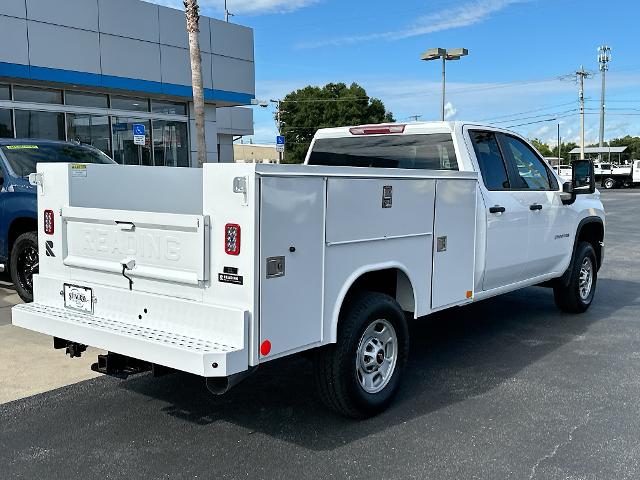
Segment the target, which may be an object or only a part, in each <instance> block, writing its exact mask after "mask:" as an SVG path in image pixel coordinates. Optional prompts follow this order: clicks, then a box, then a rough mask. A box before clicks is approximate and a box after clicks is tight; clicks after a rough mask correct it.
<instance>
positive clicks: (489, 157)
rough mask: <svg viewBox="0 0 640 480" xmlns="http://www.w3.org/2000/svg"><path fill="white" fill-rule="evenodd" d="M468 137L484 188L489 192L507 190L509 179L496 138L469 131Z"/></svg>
mask: <svg viewBox="0 0 640 480" xmlns="http://www.w3.org/2000/svg"><path fill="white" fill-rule="evenodd" d="M469 136H470V137H471V143H472V144H473V149H474V150H475V152H476V158H477V159H478V164H479V165H480V173H482V180H483V181H484V184H485V186H486V187H487V188H488V189H489V190H507V189H508V188H509V178H508V177H507V170H506V168H505V166H504V161H503V160H502V154H501V153H500V147H499V146H498V142H497V140H496V136H495V135H494V134H493V132H483V131H480V130H471V131H470V132H469Z"/></svg>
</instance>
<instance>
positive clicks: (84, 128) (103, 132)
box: [67, 113, 111, 156]
mask: <svg viewBox="0 0 640 480" xmlns="http://www.w3.org/2000/svg"><path fill="white" fill-rule="evenodd" d="M67 140H75V141H77V142H81V143H86V144H88V145H92V146H94V147H96V148H97V149H99V150H102V151H103V152H104V153H106V154H107V155H109V156H111V135H110V134H109V117H107V116H106V115H104V116H103V115H83V114H75V113H68V114H67Z"/></svg>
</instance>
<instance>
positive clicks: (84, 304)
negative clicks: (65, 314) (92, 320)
mask: <svg viewBox="0 0 640 480" xmlns="http://www.w3.org/2000/svg"><path fill="white" fill-rule="evenodd" d="M64 306H65V307H66V308H71V309H73V310H80V311H82V312H87V313H93V290H92V289H90V288H87V287H80V286H78V285H69V284H68V283H65V284H64Z"/></svg>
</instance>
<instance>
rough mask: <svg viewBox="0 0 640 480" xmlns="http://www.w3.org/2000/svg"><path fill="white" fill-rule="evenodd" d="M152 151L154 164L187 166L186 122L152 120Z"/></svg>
mask: <svg viewBox="0 0 640 480" xmlns="http://www.w3.org/2000/svg"><path fill="white" fill-rule="evenodd" d="M153 153H154V159H155V164H156V165H160V166H166V167H188V166H189V143H188V138H187V124H186V123H184V122H171V121H166V120H154V121H153Z"/></svg>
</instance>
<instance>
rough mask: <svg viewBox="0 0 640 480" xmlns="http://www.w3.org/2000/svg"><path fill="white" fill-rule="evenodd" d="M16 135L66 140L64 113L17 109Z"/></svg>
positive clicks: (19, 136) (18, 136)
mask: <svg viewBox="0 0 640 480" xmlns="http://www.w3.org/2000/svg"><path fill="white" fill-rule="evenodd" d="M14 115H15V116H16V137H17V138H37V139H44V140H64V139H65V134H64V113H54V112H36V111H29V110H16V111H15V113H14Z"/></svg>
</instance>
